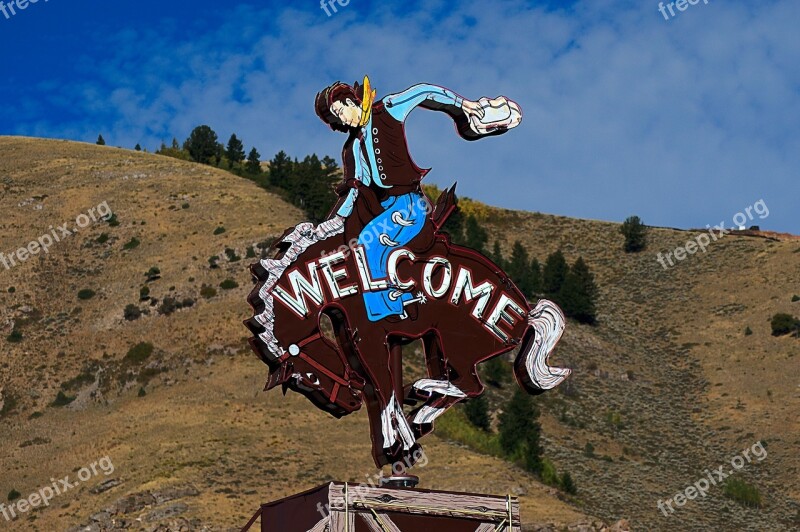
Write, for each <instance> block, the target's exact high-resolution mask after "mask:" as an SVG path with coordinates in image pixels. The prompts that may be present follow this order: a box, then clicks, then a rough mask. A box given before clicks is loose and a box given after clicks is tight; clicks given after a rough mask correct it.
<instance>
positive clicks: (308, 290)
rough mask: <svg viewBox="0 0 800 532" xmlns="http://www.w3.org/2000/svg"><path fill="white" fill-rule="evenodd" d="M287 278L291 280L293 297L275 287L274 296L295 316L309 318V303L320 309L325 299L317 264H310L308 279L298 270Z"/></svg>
mask: <svg viewBox="0 0 800 532" xmlns="http://www.w3.org/2000/svg"><path fill="white" fill-rule="evenodd" d="M287 277H288V278H289V284H290V285H291V287H292V294H293V295H290V294H289V293H288V292H287V291H286V290H284V289H283V288H281V287H280V286H276V287H275V290H274V294H275V295H276V296H277V297H278V299H279V300H280V301H281V302H282V303H283V304H284V305H286V306H287V307H289V308H290V309H291V310H292V311H293V312H294V313H295V314H297V315H298V316H300V317H301V318H305V317H306V316H308V306H307V305H306V302H307V301H310V302H312V303H314V304H316V306H318V307H319V306H321V305H322V303H323V301H324V299H323V296H322V288H321V287H320V284H319V273H318V272H317V265H316V263H315V262H311V263H309V264H308V279H306V278H305V277H303V274H302V273H300V270H297V269H294V270H292V271H290V272H289V274H288V275H287Z"/></svg>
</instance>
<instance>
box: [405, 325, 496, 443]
mask: <svg viewBox="0 0 800 532" xmlns="http://www.w3.org/2000/svg"><path fill="white" fill-rule="evenodd" d="M476 340H477V339H476ZM424 345H425V358H426V362H427V366H428V375H429V377H430V378H428V379H421V380H419V381H417V382H415V383H414V384H413V385H412V386H411V387H410V390H409V391H408V394H407V395H408V396H409V398H410V399H419V398H425V399H426V400H425V402H424V404H423V405H422V406H420V407H419V408H417V409H415V410H414V411H412V412H411V414H410V415H409V421H410V422H411V427H412V428H413V429H414V434H415V435H416V437H417V438H421V437H422V436H425V435H426V434H428V433H430V432H431V431H433V422H434V420H435V419H436V418H438V417H439V416H441V415H442V414H444V413H445V412H446V411H447V409H449V408H450V407H452V406H453V405H455V404H456V403H458V402H460V401H463V400H464V399H466V398H469V397H477V396H479V395H480V394H481V393H483V384H481V381H480V380H479V379H478V375H477V372H476V370H475V361H476V360H478V357H477V356H470V354H469V353H454V352H451V353H450V354H451V355H454V357H453V358H448V357H447V353H448V351H447V349H446V346H445V345H444V342H443V340H442V338H441V336H439V335H438V334H437V333H430V334H429V335H427V336H426V337H425V338H424ZM486 348H487V349H488V348H489V347H488V346H486ZM470 351H473V352H478V353H481V352H490V351H482V350H481V345H480V342H479V341H478V342H476V343H475V344H473V345H471V346H470Z"/></svg>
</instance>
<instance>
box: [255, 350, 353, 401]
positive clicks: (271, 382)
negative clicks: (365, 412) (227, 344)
mask: <svg viewBox="0 0 800 532" xmlns="http://www.w3.org/2000/svg"><path fill="white" fill-rule="evenodd" d="M253 340H256V339H255V338H254V339H253ZM331 344H332V343H331V342H330V341H329V340H327V339H326V338H324V337H323V336H321V335H320V336H317V335H314V336H311V337H309V338H305V339H304V340H303V341H301V342H299V343H297V344H290V345H289V347H288V350H287V352H286V353H285V354H284V355H283V356H282V357H281V358H279V359H277V360H275V361H274V362H272V363H268V365H269V366H270V375H269V379H268V380H267V385H266V388H265V389H266V390H271V389H272V388H275V387H277V386H282V387H283V391H284V393H286V390H287V389H289V390H294V391H295V392H298V393H301V394H303V395H305V396H306V397H308V399H309V400H310V401H311V402H312V403H314V405H316V406H317V408H319V409H321V410H325V411H326V412H329V413H330V414H331V415H333V416H336V417H342V416H345V415H347V414H350V413H352V412H355V411H356V410H358V409H359V408H361V403H362V400H361V393H360V390H361V389H362V388H363V382H364V381H363V379H361V377H360V376H359V375H357V374H356V373H354V372H352V370H350V367H349V365H348V364H346V363H345V362H344V357H343V356H342V355H341V353H340V350H339V347H338V346H336V345H331ZM301 346H302V347H301Z"/></svg>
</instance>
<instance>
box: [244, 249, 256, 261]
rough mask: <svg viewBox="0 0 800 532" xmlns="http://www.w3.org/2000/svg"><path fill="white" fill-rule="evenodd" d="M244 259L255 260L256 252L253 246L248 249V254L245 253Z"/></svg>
mask: <svg viewBox="0 0 800 532" xmlns="http://www.w3.org/2000/svg"><path fill="white" fill-rule="evenodd" d="M244 258H246V259H254V258H256V251H255V250H254V249H253V246H248V247H247V252H246V253H245V255H244Z"/></svg>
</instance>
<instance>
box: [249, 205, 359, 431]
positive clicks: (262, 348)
mask: <svg viewBox="0 0 800 532" xmlns="http://www.w3.org/2000/svg"><path fill="white" fill-rule="evenodd" d="M342 231H343V222H342V221H341V220H336V219H335V220H331V221H328V222H325V223H323V224H320V225H319V226H316V227H315V226H314V225H313V224H310V223H301V224H299V225H297V226H296V227H295V228H294V229H292V230H289V231H287V232H286V233H284V235H283V236H282V237H281V238H279V239H278V241H277V242H276V243H275V244H273V248H274V249H276V254H275V256H274V257H273V258H272V259H265V260H262V261H260V262H257V263H256V264H253V265H252V266H251V268H250V270H251V273H252V274H253V278H254V280H255V281H256V285H255V287H254V289H253V290H252V291H251V292H250V295H249V297H248V302H249V303H250V305H251V306H252V307H253V310H254V316H253V317H252V318H250V319H249V320H246V321H245V325H246V326H247V327H248V328H249V329H250V331H251V332H252V333H253V335H254V337H253V338H251V339H250V346H251V347H252V348H253V350H254V351H255V352H256V353H257V354H258V355H259V357H260V358H261V360H262V361H264V363H265V364H267V366H269V369H270V375H269V380H268V381H267V386H266V389H267V390H269V389H272V388H275V387H276V386H278V385H280V386H282V387H283V389H284V392H285V391H286V390H287V389H291V390H294V391H296V392H298V393H301V394H303V395H305V396H306V397H308V398H309V399H310V400H311V402H313V403H314V404H315V405H316V406H317V407H318V408H320V409H321V410H325V411H326V412H329V413H331V414H332V415H334V416H337V417H341V416H344V415H347V414H350V413H352V412H354V411H356V410H358V409H359V408H361V393H360V390H361V389H362V388H363V385H362V383H363V379H361V378H360V376H359V375H357V374H356V373H354V372H353V370H352V369H351V367H350V364H349V363H348V361H347V357H346V356H345V355H344V353H343V352H342V349H341V348H340V346H339V345H338V343H337V342H336V341H333V340H331V339H329V338H326V337H325V336H324V335H323V334H322V329H321V321H320V320H321V318H322V316H323V313H322V311H323V308H321V307H319V306H317V307H315V308H314V309H313V311H312V309H311V308H309V309H308V310H307V311H306V312H305V314H300V315H298V314H297V313H295V312H292V311H290V309H289V308H288V307H287V306H286V305H284V304H283V303H278V302H276V299H277V298H276V296H275V292H276V290H278V283H279V282H280V281H281V280H282V279H283V278H284V275H285V272H286V270H287V268H289V267H290V266H291V265H292V264H294V263H295V262H297V263H300V264H302V263H303V262H304V257H306V256H312V257H314V256H319V253H320V250H319V249H318V248H319V247H320V246H319V245H318V243H319V242H320V241H321V240H325V239H326V238H328V237H330V236H333V235H337V234H340V233H341V232H342ZM312 312H313V313H312ZM314 313H316V315H314Z"/></svg>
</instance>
